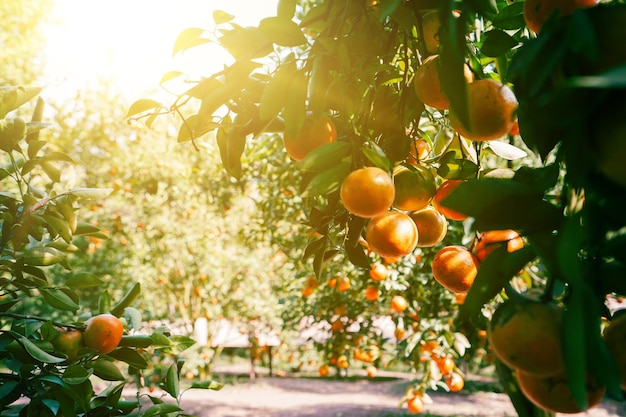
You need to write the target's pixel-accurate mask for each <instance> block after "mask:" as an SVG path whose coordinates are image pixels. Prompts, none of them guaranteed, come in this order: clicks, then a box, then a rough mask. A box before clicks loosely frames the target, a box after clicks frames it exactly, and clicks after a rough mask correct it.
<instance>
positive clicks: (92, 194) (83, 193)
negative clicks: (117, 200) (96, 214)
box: [67, 187, 113, 200]
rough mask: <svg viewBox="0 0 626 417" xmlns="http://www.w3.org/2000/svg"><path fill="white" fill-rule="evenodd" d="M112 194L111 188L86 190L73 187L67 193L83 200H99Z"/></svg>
mask: <svg viewBox="0 0 626 417" xmlns="http://www.w3.org/2000/svg"><path fill="white" fill-rule="evenodd" d="M112 192H113V188H86V187H75V188H72V189H71V190H69V191H68V192H67V193H68V194H71V195H74V196H76V197H78V198H82V199H85V200H101V199H103V198H106V197H108V196H109V194H111V193H112Z"/></svg>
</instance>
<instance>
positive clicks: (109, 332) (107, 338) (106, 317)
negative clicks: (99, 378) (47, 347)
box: [52, 313, 124, 362]
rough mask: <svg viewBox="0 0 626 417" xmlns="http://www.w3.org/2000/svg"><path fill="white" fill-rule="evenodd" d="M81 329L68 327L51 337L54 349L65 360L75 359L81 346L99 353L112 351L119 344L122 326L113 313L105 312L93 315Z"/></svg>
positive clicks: (122, 332) (122, 331) (122, 330)
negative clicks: (65, 357)
mask: <svg viewBox="0 0 626 417" xmlns="http://www.w3.org/2000/svg"><path fill="white" fill-rule="evenodd" d="M85 324H86V327H85V329H84V330H82V329H80V330H79V329H70V330H67V331H64V332H61V333H59V334H58V335H56V337H55V338H54V339H53V341H52V344H53V346H54V347H55V349H56V350H57V351H58V352H60V353H63V354H64V355H66V356H67V361H68V362H71V361H73V360H74V359H76V358H77V357H78V355H79V352H80V350H81V349H83V348H89V349H93V350H95V351H97V352H98V353H101V354H107V353H110V352H112V351H113V350H114V349H115V348H117V346H118V345H119V344H120V341H121V340H122V335H123V334H124V326H123V324H122V322H121V321H120V319H118V318H117V317H115V316H114V315H113V314H109V313H105V314H99V315H97V316H93V317H91V318H90V319H88V320H87V322H86V323H85Z"/></svg>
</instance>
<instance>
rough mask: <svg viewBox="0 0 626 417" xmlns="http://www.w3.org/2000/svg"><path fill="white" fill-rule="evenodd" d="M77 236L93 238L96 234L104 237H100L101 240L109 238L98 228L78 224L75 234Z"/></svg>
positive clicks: (91, 225) (87, 224)
mask: <svg viewBox="0 0 626 417" xmlns="http://www.w3.org/2000/svg"><path fill="white" fill-rule="evenodd" d="M74 234H75V235H85V236H91V235H94V234H100V235H102V236H104V237H100V239H108V236H107V235H105V234H104V233H102V232H101V231H100V228H99V227H98V226H94V225H93V224H91V223H78V225H77V226H76V231H75V232H74Z"/></svg>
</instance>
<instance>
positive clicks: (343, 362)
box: [337, 355, 350, 369]
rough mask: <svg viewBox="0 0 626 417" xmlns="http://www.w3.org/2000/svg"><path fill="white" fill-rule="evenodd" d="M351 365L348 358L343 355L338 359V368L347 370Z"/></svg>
mask: <svg viewBox="0 0 626 417" xmlns="http://www.w3.org/2000/svg"><path fill="white" fill-rule="evenodd" d="M349 365H350V362H348V357H347V356H346V355H341V356H339V357H338V358H337V368H339V369H346V368H347V367H348V366H349Z"/></svg>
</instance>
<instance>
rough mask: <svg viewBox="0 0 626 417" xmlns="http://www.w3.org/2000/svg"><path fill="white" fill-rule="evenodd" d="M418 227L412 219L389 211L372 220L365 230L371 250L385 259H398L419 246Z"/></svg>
mask: <svg viewBox="0 0 626 417" xmlns="http://www.w3.org/2000/svg"><path fill="white" fill-rule="evenodd" d="M417 238H418V235H417V226H415V223H414V222H413V220H411V218H410V217H409V216H408V215H407V214H404V213H401V212H398V211H389V212H387V213H385V214H382V215H380V216H377V217H375V218H373V219H371V220H370V221H369V223H368V225H367V227H366V229H365V239H366V240H367V243H368V244H369V247H370V249H371V250H372V251H373V252H374V253H376V254H377V255H380V256H382V257H384V258H393V259H398V258H401V257H403V256H405V255H408V254H409V253H411V252H412V251H413V249H415V247H416V246H417Z"/></svg>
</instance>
